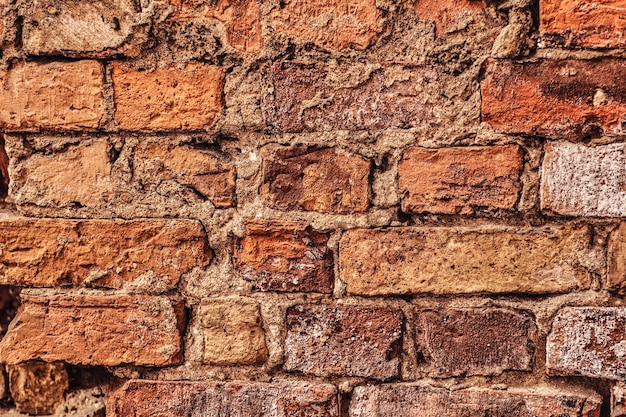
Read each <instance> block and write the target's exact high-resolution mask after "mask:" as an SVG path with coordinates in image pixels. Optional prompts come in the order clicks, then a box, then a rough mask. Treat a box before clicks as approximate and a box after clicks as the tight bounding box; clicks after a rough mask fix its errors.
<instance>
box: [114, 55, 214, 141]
mask: <svg viewBox="0 0 626 417" xmlns="http://www.w3.org/2000/svg"><path fill="white" fill-rule="evenodd" d="M223 86H224V72H223V70H222V69H221V68H219V67H216V66H213V65H207V64H194V63H191V64H187V65H186V66H185V67H184V68H183V69H179V68H176V67H168V68H163V69H157V70H154V71H152V72H147V71H136V70H133V69H131V68H129V67H127V66H125V65H124V64H122V63H121V62H114V63H113V89H114V97H115V120H116V121H117V123H118V125H119V127H120V129H123V130H174V129H187V130H192V129H204V128H207V127H209V126H211V125H212V124H213V121H214V120H215V118H216V117H217V115H218V114H219V113H220V112H221V110H222V89H223Z"/></svg>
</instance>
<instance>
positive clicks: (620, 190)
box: [541, 142, 626, 217]
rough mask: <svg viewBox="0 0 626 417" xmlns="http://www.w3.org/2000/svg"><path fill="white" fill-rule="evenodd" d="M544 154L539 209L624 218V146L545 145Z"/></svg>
mask: <svg viewBox="0 0 626 417" xmlns="http://www.w3.org/2000/svg"><path fill="white" fill-rule="evenodd" d="M544 151H545V153H544V158H543V166H542V168H541V208H542V209H544V210H550V211H551V212H554V213H557V214H563V215H569V216H599V217H611V216H615V217H619V216H625V215H626V192H624V190H625V189H626V188H625V186H624V181H623V180H622V178H624V175H626V154H625V152H626V145H625V144H623V143H614V144H610V145H604V146H596V147H589V146H585V145H583V144H575V143H569V142H547V143H546V144H545V145H544Z"/></svg>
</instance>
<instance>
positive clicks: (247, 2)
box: [168, 0, 263, 52]
mask: <svg viewBox="0 0 626 417" xmlns="http://www.w3.org/2000/svg"><path fill="white" fill-rule="evenodd" d="M168 1H169V2H170V3H171V4H172V5H174V6H176V8H177V11H176V13H174V15H173V18H182V19H185V18H213V19H217V20H219V21H220V22H222V23H223V24H224V27H225V29H226V37H227V39H228V43H229V44H230V46H232V47H233V48H235V49H238V50H240V51H245V52H258V51H260V50H261V48H262V46H263V38H262V36H261V35H262V34H261V16H260V9H259V0H217V1H207V0H168Z"/></svg>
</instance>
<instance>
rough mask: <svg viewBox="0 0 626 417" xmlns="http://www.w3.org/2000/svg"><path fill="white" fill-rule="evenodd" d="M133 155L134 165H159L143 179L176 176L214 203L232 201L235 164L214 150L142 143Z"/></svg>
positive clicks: (222, 205)
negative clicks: (156, 169)
mask: <svg viewBox="0 0 626 417" xmlns="http://www.w3.org/2000/svg"><path fill="white" fill-rule="evenodd" d="M135 158H136V159H137V160H139V161H137V164H136V165H143V164H147V163H150V164H160V165H161V167H162V168H161V169H160V170H159V172H158V174H157V175H154V173H151V174H150V175H146V176H142V180H143V181H145V182H149V181H151V180H155V181H159V182H162V181H166V180H175V181H176V182H178V183H180V184H183V185H186V186H188V187H192V188H193V189H194V190H196V191H197V192H198V193H200V194H202V195H203V196H204V197H205V198H207V199H208V200H209V201H210V202H211V203H213V204H214V205H215V206H216V207H220V208H226V207H232V206H233V205H234V204H235V199H236V194H235V181H236V175H237V174H236V171H235V167H234V166H233V165H232V163H230V162H228V161H227V160H226V158H224V157H223V156H222V155H219V154H218V153H216V152H212V151H203V150H199V149H193V148H189V147H183V146H179V147H169V146H166V145H160V144H156V143H144V144H141V145H139V146H138V147H137V148H135ZM139 170H141V169H139ZM138 175H140V176H141V175H142V172H138Z"/></svg>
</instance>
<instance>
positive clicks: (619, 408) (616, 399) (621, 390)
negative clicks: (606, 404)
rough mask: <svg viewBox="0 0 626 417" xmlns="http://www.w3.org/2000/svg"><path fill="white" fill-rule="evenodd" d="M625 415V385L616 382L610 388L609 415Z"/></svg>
mask: <svg viewBox="0 0 626 417" xmlns="http://www.w3.org/2000/svg"><path fill="white" fill-rule="evenodd" d="M624 416H626V385H625V384H624V383H623V382H618V383H617V384H616V385H615V386H613V388H612V389H611V417H624Z"/></svg>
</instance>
